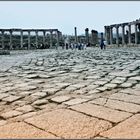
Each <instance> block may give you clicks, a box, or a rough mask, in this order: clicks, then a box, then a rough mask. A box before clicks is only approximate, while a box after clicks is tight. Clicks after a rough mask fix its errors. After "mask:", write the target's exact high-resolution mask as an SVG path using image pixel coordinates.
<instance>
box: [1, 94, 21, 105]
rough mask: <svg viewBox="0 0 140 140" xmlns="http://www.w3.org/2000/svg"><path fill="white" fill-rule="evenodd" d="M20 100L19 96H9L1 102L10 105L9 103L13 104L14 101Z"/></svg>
mask: <svg viewBox="0 0 140 140" xmlns="http://www.w3.org/2000/svg"><path fill="white" fill-rule="evenodd" d="M20 98H22V97H21V96H13V95H9V96H8V97H6V98H4V99H2V100H3V101H5V102H9V103H11V102H14V101H16V100H19V99H20Z"/></svg>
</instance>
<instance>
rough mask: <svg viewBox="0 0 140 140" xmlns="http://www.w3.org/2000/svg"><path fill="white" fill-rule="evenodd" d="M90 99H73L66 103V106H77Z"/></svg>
mask: <svg viewBox="0 0 140 140" xmlns="http://www.w3.org/2000/svg"><path fill="white" fill-rule="evenodd" d="M88 100H89V99H82V98H75V99H71V100H69V101H67V102H64V104H65V105H75V104H81V103H83V102H86V101H88Z"/></svg>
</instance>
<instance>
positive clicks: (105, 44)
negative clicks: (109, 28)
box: [104, 41, 107, 50]
mask: <svg viewBox="0 0 140 140" xmlns="http://www.w3.org/2000/svg"><path fill="white" fill-rule="evenodd" d="M106 46H107V42H106V41H104V50H105V49H106Z"/></svg>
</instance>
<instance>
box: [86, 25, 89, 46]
mask: <svg viewBox="0 0 140 140" xmlns="http://www.w3.org/2000/svg"><path fill="white" fill-rule="evenodd" d="M88 31H89V29H88V28H86V29H85V36H86V43H89V33H88Z"/></svg>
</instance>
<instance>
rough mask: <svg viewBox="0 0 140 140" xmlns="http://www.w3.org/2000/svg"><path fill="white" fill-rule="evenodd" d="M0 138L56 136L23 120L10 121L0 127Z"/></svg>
mask: <svg viewBox="0 0 140 140" xmlns="http://www.w3.org/2000/svg"><path fill="white" fill-rule="evenodd" d="M0 138H10V139H13V138H14V139H17V138H19V139H25V138H26V139H27V138H28V139H29V138H30V139H33V138H34V139H36V138H58V137H56V136H54V135H53V134H50V133H48V132H45V131H43V130H40V129H38V128H36V127H33V126H31V125H29V124H26V123H24V122H15V123H10V124H7V125H4V126H1V127H0Z"/></svg>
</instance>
